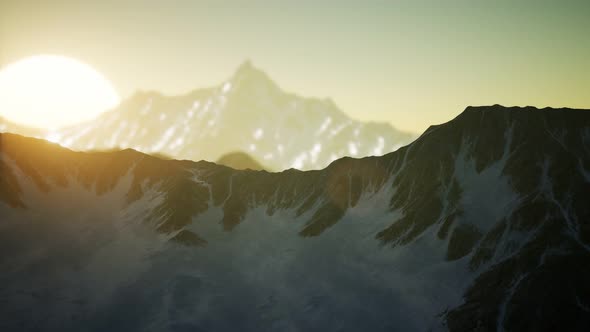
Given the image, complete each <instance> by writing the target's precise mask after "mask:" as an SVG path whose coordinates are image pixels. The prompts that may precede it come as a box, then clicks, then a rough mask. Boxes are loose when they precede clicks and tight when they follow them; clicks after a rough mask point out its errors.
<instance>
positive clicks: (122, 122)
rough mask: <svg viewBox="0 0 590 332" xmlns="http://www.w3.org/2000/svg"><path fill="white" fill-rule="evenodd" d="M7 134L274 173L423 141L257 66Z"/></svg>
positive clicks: (9, 127)
mask: <svg viewBox="0 0 590 332" xmlns="http://www.w3.org/2000/svg"><path fill="white" fill-rule="evenodd" d="M0 131H7V132H13V133H19V134H22V135H25V136H33V137H41V138H44V139H47V140H50V141H54V142H58V143H60V144H61V145H63V146H66V147H69V148H72V149H74V150H82V151H88V150H112V149H119V148H121V149H124V148H133V149H134V150H138V151H142V152H145V153H150V154H154V153H157V154H159V155H164V156H169V157H172V158H174V159H189V160H201V159H203V160H208V161H216V160H218V159H219V158H221V157H222V156H223V155H225V154H227V153H231V152H234V151H244V152H246V153H248V154H249V155H251V156H252V157H253V158H254V159H255V160H258V161H259V162H261V163H262V164H264V165H265V166H266V167H268V169H272V170H285V169H288V168H296V169H301V170H309V169H320V168H324V167H326V166H327V165H328V164H329V163H330V162H332V161H334V160H336V159H338V158H341V157H344V156H353V157H354V156H356V157H364V156H369V155H383V154H385V153H388V152H392V151H394V150H396V149H398V148H399V147H401V146H403V145H406V144H408V143H410V142H411V141H412V140H413V139H415V137H416V135H414V134H412V133H406V132H403V131H400V130H397V129H395V128H393V127H392V126H391V125H390V124H388V123H363V122H360V121H356V120H353V119H351V118H349V117H348V116H347V115H346V114H345V113H344V112H342V111H341V110H340V109H339V108H338V107H337V106H336V105H335V104H334V103H333V102H332V101H330V100H325V99H316V98H303V97H300V96H297V95H294V94H290V93H286V92H284V91H282V90H281V89H280V87H279V86H278V85H277V84H276V83H275V82H273V81H272V80H271V79H270V78H269V77H268V76H267V75H266V74H265V73H264V72H262V71H261V70H259V69H257V68H255V67H254V66H253V65H252V64H250V63H249V62H246V63H244V64H242V65H241V66H240V67H239V68H238V70H237V71H236V72H235V74H234V75H233V76H232V77H231V78H230V79H228V80H227V81H226V82H224V83H223V84H221V85H219V86H216V87H213V88H208V89H200V90H195V91H192V92H190V93H188V94H186V95H181V96H164V95H161V94H159V93H156V92H140V93H137V94H136V95H134V96H133V97H131V98H129V99H128V100H126V101H124V102H122V103H121V105H120V106H118V107H117V108H116V109H114V110H112V111H110V112H107V113H105V114H103V115H101V116H100V117H98V118H97V119H95V120H93V121H90V122H88V123H83V124H81V125H77V126H74V127H71V128H64V129H60V130H57V131H51V132H46V131H39V130H32V129H27V128H21V127H18V126H15V125H14V124H11V123H8V122H6V121H3V120H2V119H0Z"/></svg>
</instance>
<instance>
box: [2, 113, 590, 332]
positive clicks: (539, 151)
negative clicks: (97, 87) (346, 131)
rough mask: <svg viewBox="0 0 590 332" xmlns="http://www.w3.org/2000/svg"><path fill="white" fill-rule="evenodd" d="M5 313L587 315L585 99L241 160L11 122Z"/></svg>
mask: <svg viewBox="0 0 590 332" xmlns="http://www.w3.org/2000/svg"><path fill="white" fill-rule="evenodd" d="M0 137H1V142H0V149H1V152H2V154H1V156H2V159H1V163H0V172H1V175H2V177H1V178H0V179H1V182H0V201H1V202H2V203H0V213H1V215H2V218H1V221H0V269H1V271H2V276H1V278H2V290H1V291H0V294H1V296H2V300H1V301H0V312H1V313H2V314H1V315H2V319H1V320H0V327H2V329H3V330H14V329H33V328H37V329H44V330H55V329H59V330H81V329H83V330H91V331H93V330H129V329H131V330H175V331H176V330H197V331H201V330H215V331H225V330H227V331H230V330H232V331H234V330H242V331H271V330H276V331H285V330H304V331H326V330H330V331H332V330H339V331H349V330H350V331H358V330H367V331H392V330H393V331H425V330H450V331H473V330H478V329H480V330H484V331H487V330H509V331H521V330H535V331H555V330H579V331H587V330H590V284H589V283H588V280H590V221H589V218H590V204H588V197H590V112H588V111H587V110H573V109H536V108H531V107H528V108H504V107H501V106H490V107H469V108H467V109H466V110H465V111H464V112H463V113H462V114H461V115H459V116H458V117H457V118H455V119H454V120H452V121H450V122H448V123H446V124H443V125H439V126H433V127H430V128H429V129H428V130H427V131H426V132H425V133H424V134H423V135H422V136H420V137H419V138H418V139H417V140H416V141H415V142H413V143H411V144H410V145H408V146H405V147H402V148H400V149H399V150H397V151H395V152H393V153H389V154H387V155H384V156H381V157H367V158H362V159H352V158H343V159H339V160H337V161H335V162H333V163H331V164H330V165H329V166H328V167H326V168H325V169H322V170H318V171H306V172H303V171H298V170H287V171H283V172H280V173H269V172H266V171H250V170H244V171H239V170H234V169H232V168H229V167H225V166H219V165H216V164H213V163H209V162H204V161H201V162H191V161H176V160H162V159H158V158H154V157H151V156H149V155H145V154H142V153H139V152H136V151H133V150H124V151H119V152H108V153H107V152H105V153H82V152H72V151H69V150H67V149H64V148H61V147H59V146H57V145H53V144H49V143H46V142H44V141H41V140H37V139H31V138H26V137H22V136H17V135H11V134H2V136H0Z"/></svg>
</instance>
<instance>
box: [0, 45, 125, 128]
mask: <svg viewBox="0 0 590 332" xmlns="http://www.w3.org/2000/svg"><path fill="white" fill-rule="evenodd" d="M119 102H120V98H119V96H118V94H117V92H116V91H115V89H114V88H113V85H112V84H111V83H110V82H109V81H108V80H107V79H106V78H105V77H104V76H102V75H101V74H100V73H99V72H97V71H96V70H94V69H93V68H92V67H90V66H89V65H87V64H84V63H82V62H80V61H77V60H74V59H71V58H67V57H63V56H56V55H39V56H33V57H29V58H26V59H23V60H20V61H18V62H15V63H12V64H10V65H8V66H6V67H4V68H2V69H1V70H0V116H2V117H4V118H5V119H6V120H8V121H12V122H15V123H17V124H20V125H25V126H28V127H35V128H45V129H54V128H59V127H64V126H68V125H73V124H77V123H80V122H83V121H88V120H91V119H93V118H95V117H96V116H98V115H99V114H101V113H102V112H104V111H106V110H108V109H111V108H113V107H115V106H117V105H118V104H119Z"/></svg>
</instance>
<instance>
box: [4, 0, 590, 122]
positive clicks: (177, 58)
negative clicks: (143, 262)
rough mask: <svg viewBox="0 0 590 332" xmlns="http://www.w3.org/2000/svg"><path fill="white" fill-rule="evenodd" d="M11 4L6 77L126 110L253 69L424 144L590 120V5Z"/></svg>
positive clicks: (6, 12)
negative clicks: (549, 110) (65, 69)
mask: <svg viewBox="0 0 590 332" xmlns="http://www.w3.org/2000/svg"><path fill="white" fill-rule="evenodd" d="M318 3H320V1H311V0H307V1H270V0H269V1H252V0H250V1H245V0H244V1H106V0H103V1H35V2H28V1H12V0H0V66H3V65H5V64H7V63H10V62H13V61H16V60H18V59H19V58H23V57H26V56H29V55H35V54H46V53H51V54H60V55H66V56H71V57H74V58H77V59H79V60H81V61H84V62H86V63H88V64H90V65H92V66H93V67H94V68H96V69H97V70H99V71H100V72H102V73H103V74H104V75H105V76H106V77H107V78H109V79H110V80H111V81H112V82H113V84H114V85H115V87H116V88H117V89H118V91H119V93H120V94H121V95H122V96H123V97H127V96H129V95H130V94H132V93H133V92H134V91H135V90H138V89H144V90H145V89H149V90H158V91H161V92H164V93H167V94H180V93H184V92H187V91H189V90H192V89H195V88H200V87H208V86H212V85H216V84H218V83H221V82H222V81H223V80H225V79H227V78H228V77H229V76H231V74H232V73H233V71H234V70H235V69H236V67H237V66H238V65H239V64H240V63H242V62H243V61H244V60H245V59H251V60H252V62H253V63H254V65H256V66H257V67H259V68H261V69H263V70H264V71H266V72H267V73H268V74H269V75H270V76H271V77H272V78H273V79H274V80H275V81H276V82H277V83H279V85H281V87H282V88H283V89H285V90H287V91H290V92H295V93H297V94H299V95H303V96H316V97H322V98H324V97H330V98H332V99H333V100H334V101H335V103H336V104H337V105H339V106H340V108H341V109H342V110H343V111H345V112H346V113H348V114H349V115H351V116H352V117H355V118H358V119H361V120H375V121H389V122H391V123H392V124H393V125H394V126H396V127H399V128H401V129H406V130H412V131H417V132H419V131H423V130H424V129H425V128H426V127H427V126H428V125H430V124H436V123H441V122H445V121H448V120H450V119H451V118H452V117H454V116H455V115H456V114H458V113H459V112H461V111H462V110H463V109H464V108H465V107H466V106H467V105H482V104H496V103H498V104H504V105H534V106H540V107H543V106H555V107H560V106H568V107H578V108H590V1H589V0H581V1H557V0H556V1H542V0H536V1H393V0H391V1H367V0H366V1H321V4H318Z"/></svg>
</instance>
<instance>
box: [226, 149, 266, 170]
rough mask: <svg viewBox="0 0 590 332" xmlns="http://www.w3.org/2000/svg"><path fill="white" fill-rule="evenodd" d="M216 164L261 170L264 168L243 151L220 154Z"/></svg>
mask: <svg viewBox="0 0 590 332" xmlns="http://www.w3.org/2000/svg"><path fill="white" fill-rule="evenodd" d="M215 163H216V164H218V165H224V166H227V167H231V168H233V169H251V170H254V171H262V170H265V168H264V167H263V166H262V165H261V164H260V163H259V162H258V161H256V160H254V158H252V157H251V156H250V155H249V154H247V153H245V152H231V153H228V154H225V155H223V156H221V158H219V159H218V160H217V161H216V162H215Z"/></svg>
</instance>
